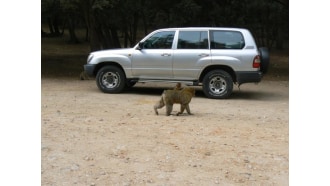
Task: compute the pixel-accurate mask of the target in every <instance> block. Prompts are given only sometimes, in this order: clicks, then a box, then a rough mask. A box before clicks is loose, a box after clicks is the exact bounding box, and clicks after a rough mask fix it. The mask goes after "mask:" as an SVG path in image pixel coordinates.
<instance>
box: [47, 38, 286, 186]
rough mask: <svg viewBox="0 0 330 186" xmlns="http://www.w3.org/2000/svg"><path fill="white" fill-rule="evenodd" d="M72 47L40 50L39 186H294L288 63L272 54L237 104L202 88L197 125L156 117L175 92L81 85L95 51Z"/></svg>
mask: <svg viewBox="0 0 330 186" xmlns="http://www.w3.org/2000/svg"><path fill="white" fill-rule="evenodd" d="M66 40H67V37H63V38H62V39H58V38H42V43H41V44H42V50H41V184H42V185H54V186H57V185H61V186H62V185H65V186H66V185H70V186H71V185H79V186H80V185H81V186H85V185H86V186H94V185H95V186H104V185H127V186H128V185H279V186H283V185H289V70H288V68H289V57H288V53H284V54H283V53H276V52H274V51H272V52H271V58H270V61H271V63H270V67H269V73H268V74H267V75H266V76H265V77H264V79H263V80H262V82H261V83H259V84H243V85H241V87H240V90H239V89H238V88H237V87H235V88H234V92H233V94H232V96H231V98H230V99H225V100H212V99H207V98H205V97H204V95H203V93H202V91H201V88H200V87H196V89H197V93H196V96H195V97H194V98H193V99H192V101H191V103H190V109H191V111H192V112H193V113H194V115H187V114H184V115H182V116H165V108H163V109H161V110H159V114H160V115H158V116H157V115H155V113H154V111H153V105H154V104H155V102H156V101H158V99H159V98H160V95H161V93H162V91H163V90H164V89H168V88H172V87H173V86H174V85H175V84H170V83H167V84H166V83H157V84H156V83H148V84H140V83H138V84H136V86H134V87H133V89H131V90H129V91H126V92H124V93H122V94H104V93H102V92H100V91H99V90H98V88H97V86H96V83H95V81H94V80H84V81H81V80H79V73H80V72H81V70H82V65H83V64H85V62H86V58H87V55H88V51H89V45H88V43H81V44H79V45H69V44H67V43H66ZM173 110H174V111H173V113H176V112H177V111H178V110H179V105H175V106H174V109H173Z"/></svg>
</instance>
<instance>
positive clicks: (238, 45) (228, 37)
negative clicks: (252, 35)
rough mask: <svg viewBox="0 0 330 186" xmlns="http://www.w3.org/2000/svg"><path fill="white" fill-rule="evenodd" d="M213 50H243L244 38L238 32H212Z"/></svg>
mask: <svg viewBox="0 0 330 186" xmlns="http://www.w3.org/2000/svg"><path fill="white" fill-rule="evenodd" d="M210 35H211V49H242V48H244V46H245V42H244V37H243V35H242V33H241V32H237V31H211V34H210Z"/></svg>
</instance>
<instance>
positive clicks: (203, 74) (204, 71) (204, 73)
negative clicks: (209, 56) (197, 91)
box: [198, 65, 237, 82]
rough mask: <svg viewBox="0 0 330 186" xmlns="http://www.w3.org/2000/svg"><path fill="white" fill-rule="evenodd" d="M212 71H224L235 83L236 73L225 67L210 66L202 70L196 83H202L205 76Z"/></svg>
mask: <svg viewBox="0 0 330 186" xmlns="http://www.w3.org/2000/svg"><path fill="white" fill-rule="evenodd" d="M212 70H224V71H226V72H227V73H229V74H230V76H231V77H232V79H233V81H234V82H237V78H236V73H235V72H234V70H233V69H232V68H231V67H229V66H226V65H211V66H208V67H206V68H204V70H203V71H202V73H201V74H200V76H199V79H198V81H199V82H203V79H204V77H205V75H206V74H207V73H208V72H210V71H212Z"/></svg>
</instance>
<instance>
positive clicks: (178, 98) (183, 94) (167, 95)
mask: <svg viewBox="0 0 330 186" xmlns="http://www.w3.org/2000/svg"><path fill="white" fill-rule="evenodd" d="M178 85H180V87H178ZM177 88H179V89H177ZM193 96H195V89H194V88H192V87H184V88H181V84H180V83H178V84H177V86H176V87H175V88H174V90H164V92H163V94H162V95H161V98H160V100H159V101H158V102H157V103H156V104H155V106H154V110H155V113H156V115H158V111H157V109H160V108H163V107H164V106H166V116H169V115H170V114H171V112H172V110H173V104H174V103H179V104H181V108H180V112H178V113H177V114H176V115H177V116H178V115H180V114H182V113H183V111H184V110H185V109H186V110H187V113H188V114H190V115H191V114H192V113H191V112H190V108H189V103H190V101H191V98H192V97H193Z"/></svg>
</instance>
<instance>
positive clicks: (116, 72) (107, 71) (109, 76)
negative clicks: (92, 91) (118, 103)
mask: <svg viewBox="0 0 330 186" xmlns="http://www.w3.org/2000/svg"><path fill="white" fill-rule="evenodd" d="M125 83H126V77H125V74H124V72H123V71H122V70H121V69H120V68H118V67H115V66H105V67H102V68H101V69H100V70H99V71H98V73H97V75H96V84H97V86H98V88H99V89H100V90H101V91H102V92H105V93H119V92H122V91H123V90H124V88H125Z"/></svg>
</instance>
